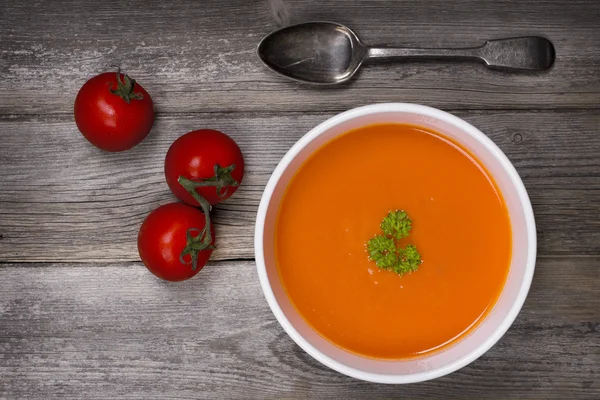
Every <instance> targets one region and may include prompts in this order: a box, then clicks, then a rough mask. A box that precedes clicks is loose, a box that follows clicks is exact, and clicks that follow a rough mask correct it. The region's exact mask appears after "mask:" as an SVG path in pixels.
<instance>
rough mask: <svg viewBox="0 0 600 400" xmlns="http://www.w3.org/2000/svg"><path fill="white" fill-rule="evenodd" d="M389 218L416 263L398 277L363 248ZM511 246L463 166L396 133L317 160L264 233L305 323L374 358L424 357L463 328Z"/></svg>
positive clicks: (491, 199) (485, 184)
mask: <svg viewBox="0 0 600 400" xmlns="http://www.w3.org/2000/svg"><path fill="white" fill-rule="evenodd" d="M398 209H400V210H405V211H406V212H407V213H408V215H409V216H410V218H411V219H412V231H411V233H410V236H409V238H408V239H406V240H407V243H412V244H414V245H415V246H417V248H418V250H419V252H420V254H421V257H422V260H423V262H422V264H421V265H420V267H419V269H418V270H417V271H415V272H412V273H410V274H405V275H402V276H400V275H398V274H395V273H393V272H391V271H386V270H382V269H380V268H378V267H377V266H376V265H375V262H373V261H372V260H369V258H368V254H367V252H366V247H365V243H366V241H367V240H368V239H370V238H372V237H373V236H374V235H376V234H378V233H379V232H380V227H379V224H380V223H381V221H382V219H383V218H384V217H385V216H386V215H387V213H388V212H389V211H390V210H398ZM403 240H404V239H403ZM511 240H512V233H511V226H510V220H509V216H508V211H507V208H506V205H505V204H504V200H503V198H502V195H501V193H500V192H499V190H498V188H497V187H496V185H495V183H494V181H493V179H492V177H491V176H490V175H489V174H488V172H487V171H486V169H485V168H484V167H483V166H482V165H481V164H480V163H479V162H478V161H477V160H476V159H475V158H474V157H473V155H471V154H470V153H469V152H468V151H466V150H465V149H464V148H462V147H461V146H459V145H458V144H456V143H454V142H452V141H451V140H449V139H447V138H445V137H443V136H442V135H440V134H438V133H436V132H432V131H428V130H426V129H423V128H420V127H416V126H410V125H399V124H385V125H371V126H367V127H363V128H360V129H357V130H354V131H351V132H348V133H346V134H344V135H342V136H340V137H338V138H336V139H334V140H332V141H330V142H329V143H327V144H325V145H324V146H322V147H321V148H320V149H318V150H317V151H316V152H315V153H314V154H313V155H312V156H311V157H310V158H309V159H308V160H307V161H305V163H304V164H303V165H302V166H301V167H300V168H299V170H298V171H297V173H296V175H295V176H294V177H293V179H292V180H291V181H290V183H289V184H288V187H287V189H286V192H285V194H284V196H283V199H282V200H281V204H280V209H279V214H278V216H277V221H276V228H275V252H276V260H277V268H278V272H279V277H280V279H281V282H282V283H283V286H284V288H285V290H286V292H287V295H288V297H289V298H290V300H291V302H292V303H293V305H294V306H295V307H296V309H297V310H298V312H299V313H300V314H301V315H302V317H303V318H304V319H305V321H306V322H307V323H308V324H309V325H310V326H311V327H312V328H313V329H315V330H316V331H317V332H318V333H319V334H320V335H321V336H323V337H324V338H326V339H327V340H329V341H330V342H332V343H334V344H335V345H337V346H339V347H341V348H344V349H346V350H348V351H351V352H353V353H356V354H360V355H364V356H368V357H373V358H383V359H402V358H409V357H414V356H418V355H421V354H426V353H428V352H431V351H435V350H436V349H440V348H442V347H444V346H446V345H449V344H451V343H452V342H454V341H456V340H458V339H460V338H461V337H462V336H463V335H465V334H466V333H467V332H469V330H470V329H472V328H473V327H475V326H476V325H477V324H478V323H479V322H480V321H481V320H482V319H483V318H484V317H485V315H486V313H487V312H488V311H489V310H490V309H491V308H492V307H493V305H494V303H495V302H496V300H497V299H498V297H499V295H500V293H501V291H502V287H503V285H504V282H505V280H506V277H507V275H508V270H509V267H510V258H511V248H512V243H511Z"/></svg>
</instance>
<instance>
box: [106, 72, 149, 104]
mask: <svg viewBox="0 0 600 400" xmlns="http://www.w3.org/2000/svg"><path fill="white" fill-rule="evenodd" d="M134 86H135V79H131V78H130V77H129V76H128V75H123V80H121V70H118V71H117V88H116V89H112V88H111V89H110V92H111V93H112V94H116V95H117V96H119V97H120V98H122V99H123V100H125V102H126V103H127V104H129V102H130V101H131V100H142V99H143V98H144V95H143V94H141V93H134V92H133V89H134Z"/></svg>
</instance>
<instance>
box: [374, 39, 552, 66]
mask: <svg viewBox="0 0 600 400" xmlns="http://www.w3.org/2000/svg"><path fill="white" fill-rule="evenodd" d="M554 57H555V56H554V46H553V45H552V43H551V42H550V41H549V40H548V39H546V38H543V37H537V36H528V37H520V38H510V39H498V40H488V41H487V42H485V44H484V45H483V46H480V47H468V48H454V49H414V48H394V47H389V48H386V47H381V48H375V47H372V48H369V49H368V52H367V59H370V60H373V61H375V60H378V59H380V60H399V59H450V60H472V61H479V62H483V63H485V65H486V66H487V67H488V68H494V69H505V70H533V71H540V70H545V69H548V68H550V67H551V66H552V64H553V63H554Z"/></svg>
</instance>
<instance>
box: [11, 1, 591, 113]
mask: <svg viewBox="0 0 600 400" xmlns="http://www.w3.org/2000/svg"><path fill="white" fill-rule="evenodd" d="M274 3H283V4H284V7H283V9H284V10H285V11H279V12H275V14H276V15H278V17H277V18H274V17H273V12H272V9H271V8H270V7H269V3H268V2H267V0H228V1H225V2H224V1H221V0H202V1H189V0H188V1H184V0H174V1H162V0H147V1H128V2H123V1H120V0H111V1H95V0H85V1H79V0H54V1H44V0H37V1H26V2H25V1H17V0H4V1H2V3H1V4H0V15H2V20H5V21H6V23H3V24H0V38H2V39H1V40H2V58H1V60H2V61H1V64H0V112H2V113H5V114H23V113H27V114H30V113H44V114H46V113H69V112H70V110H71V108H72V103H73V98H74V96H75V94H76V93H77V90H78V89H79V87H80V85H81V82H83V81H85V80H86V79H88V78H89V77H91V76H92V75H94V74H95V72H96V71H102V70H106V69H108V68H109V67H110V66H111V65H119V66H120V67H122V68H123V69H124V70H125V71H127V72H129V73H130V74H131V75H132V76H134V77H135V78H136V79H137V80H138V81H139V82H140V83H141V84H142V85H143V86H144V87H145V88H146V89H147V90H148V91H149V93H151V94H152V95H153V97H154V99H155V101H156V106H157V110H158V111H161V112H223V111H257V112H262V111H265V110H272V111H323V110H334V111H338V110H345V109H348V108H351V107H354V106H357V105H362V104H364V103H365V101H368V102H382V101H406V102H416V103H426V104H429V105H433V106H436V107H444V108H452V109H457V108H461V109H474V108H505V107H510V108H530V107H531V106H535V107H536V108H595V107H597V105H598V97H600V79H598V77H599V75H600V64H599V63H598V58H597V55H598V53H599V52H600V30H599V29H598V21H600V7H598V2H597V0H569V1H564V0H530V1H507V0H504V1H498V0H453V1H448V0H420V1H392V0H352V1H339V0H325V1H318V2H317V1H311V0H294V1H290V0H287V1H275V2H274ZM281 9H282V8H281V7H280V8H279V10H281ZM281 15H285V20H286V21H287V22H290V23H296V22H301V21H306V20H335V21H339V22H341V23H345V24H348V25H349V26H351V27H352V28H353V29H355V30H356V32H357V33H358V34H359V35H360V36H361V38H362V39H363V40H364V41H365V43H371V44H389V45H392V44H395V45H404V46H422V47H425V46H429V47H432V46H469V45H477V44H479V43H482V42H483V41H485V40H486V39H493V38H500V37H509V36H523V35H543V36H547V37H548V38H549V39H551V40H552V41H553V42H554V43H555V45H556V52H557V61H556V65H555V67H554V68H553V69H552V70H551V71H549V72H547V73H541V74H508V73H500V72H494V73H492V72H490V71H488V70H486V68H484V67H482V66H480V65H470V64H452V63H429V64H425V63H406V64H400V65H396V66H393V67H390V66H374V67H372V68H367V69H365V70H364V71H363V72H362V73H361V75H360V77H359V79H357V80H354V81H352V82H351V83H349V84H348V85H344V86H341V87H336V88H327V89H319V90H315V89H313V88H309V87H306V86H301V85H297V84H294V83H288V82H285V81H284V80H282V79H281V78H278V77H276V76H273V75H272V74H270V73H269V72H268V71H266V70H265V68H264V67H263V66H262V65H261V63H260V61H259V60H258V58H257V57H256V55H255V49H256V46H257V44H258V42H259V40H260V39H261V38H262V36H264V35H265V34H267V33H268V32H270V31H271V30H273V29H275V28H276V27H277V23H276V20H279V21H281Z"/></svg>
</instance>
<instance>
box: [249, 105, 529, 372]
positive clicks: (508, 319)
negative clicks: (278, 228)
mask: <svg viewBox="0 0 600 400" xmlns="http://www.w3.org/2000/svg"><path fill="white" fill-rule="evenodd" d="M394 112H403V113H414V114H419V115H422V116H425V117H431V118H436V119H438V120H442V121H444V122H446V123H449V124H451V125H454V126H456V127H458V128H459V129H460V130H461V131H463V132H465V133H466V134H468V135H470V136H471V137H473V138H475V139H476V140H477V142H478V143H480V144H481V145H482V146H484V147H485V148H486V149H487V150H488V151H489V152H490V153H491V154H492V155H493V156H494V157H495V158H496V159H497V161H498V162H499V163H500V164H501V166H502V167H503V169H504V170H505V171H506V173H507V175H508V176H509V178H510V181H511V184H512V185H513V186H514V188H515V190H516V193H517V195H518V197H519V200H520V202H521V204H522V206H523V213H524V216H525V225H526V236H527V238H528V249H527V260H526V264H525V273H524V279H523V281H522V282H521V286H520V287H519V291H518V293H517V297H516V299H515V301H514V303H513V304H512V306H511V308H510V310H509V311H508V313H507V315H506V316H505V318H504V319H503V320H502V322H501V323H500V324H499V325H498V326H497V327H496V328H495V329H494V331H493V333H492V334H491V335H490V336H489V337H488V338H487V339H486V340H485V341H483V342H482V343H481V344H480V345H479V346H477V347H476V348H475V349H474V350H473V351H471V352H469V353H467V354H465V355H464V356H463V357H461V358H460V359H458V360H456V361H454V362H453V363H451V364H448V365H446V366H444V367H441V368H436V369H432V370H429V371H425V372H417V373H411V374H402V375H393V374H377V373H371V372H365V371H361V370H359V369H356V368H353V367H349V366H347V365H345V364H343V363H341V362H339V361H337V360H334V359H332V358H330V357H328V356H327V355H325V354H323V353H322V352H321V351H319V350H318V349H316V348H315V347H314V346H313V345H311V344H310V343H309V342H308V341H307V340H306V339H304V337H303V336H302V335H301V334H300V333H299V332H298V331H297V330H296V329H295V328H294V327H293V326H292V324H291V323H290V322H289V320H288V319H287V317H286V316H285V314H284V313H283V311H282V310H281V307H280V306H279V303H278V302H277V299H276V298H275V294H274V293H273V290H272V288H271V284H270V282H269V277H268V275H267V269H266V264H265V257H264V243H263V237H264V224H265V220H266V215H267V210H268V206H269V204H270V202H271V198H272V195H273V191H274V190H275V187H276V185H277V183H278V182H279V179H280V178H281V176H282V175H283V173H284V171H285V170H286V169H287V168H288V166H289V165H290V163H291V162H292V160H293V159H294V158H295V157H296V156H297V155H298V154H299V153H300V151H301V150H302V149H304V147H306V146H307V145H308V144H309V143H310V142H312V141H313V140H314V139H316V138H317V137H318V136H320V135H321V134H323V133H324V132H326V131H328V130H329V129H331V128H333V127H334V126H336V125H339V124H341V123H343V122H346V121H349V120H351V119H354V118H358V117H362V116H365V115H369V114H379V113H394ZM254 253H255V259H256V269H257V272H258V278H259V281H260V286H261V288H262V291H263V294H264V296H265V298H266V300H267V303H268V304H269V307H270V308H271V311H272V312H273V314H274V315H275V318H276V319H277V321H278V322H279V324H280V325H281V326H282V328H283V329H284V330H285V332H286V333H287V334H288V335H289V336H290V337H291V338H292V340H294V342H296V344H297V345H298V346H300V347H301V348H302V349H303V350H304V351H305V352H307V353H308V354H309V355H310V356H312V357H313V358H314V359H316V360H317V361H319V362H321V363H322V364H324V365H326V366H328V367H329V368H331V369H333V370H335V371H337V372H340V373H342V374H344V375H347V376H350V377H353V378H356V379H361V380H364V381H369V382H374V383H392V384H402V383H415V382H422V381H426V380H430V379H434V378H439V377H441V376H444V375H447V374H449V373H451V372H454V371H456V370H458V369H460V368H462V367H464V366H466V365H467V364H470V363H471V362H473V361H475V360H476V359H477V358H479V357H480V356H481V355H483V354H484V353H485V352H487V351H488V350H489V349H490V348H491V347H492V346H493V345H494V344H495V343H496V342H497V341H498V340H500V338H501V337H502V336H503V335H504V334H505V333H506V331H507V330H508V329H509V328H510V326H511V325H512V323H513V322H514V320H515V319H516V317H517V315H518V314H519V312H520V310H521V308H522V307H523V304H524V302H525V299H526V297H527V294H528V292H529V288H530V286H531V282H532V280H533V273H534V270H535V261H536V254H537V236H536V227H535V219H534V215H533V209H532V207H531V201H530V199H529V196H528V194H527V191H526V189H525V186H524V184H523V181H522V180H521V177H520V176H519V174H518V173H517V171H516V169H515V168H514V166H513V165H512V163H511V162H510V160H509V159H508V157H507V156H506V155H505V154H504V153H503V152H502V150H500V148H499V147H498V146H497V145H496V144H495V143H494V142H493V141H492V140H491V139H490V138H489V137H488V136H486V135H485V134H484V133H483V132H481V131H480V130H479V129H477V128H475V127H474V126H473V125H471V124H469V123H468V122H466V121H465V120H463V119H461V118H459V117H457V116H455V115H452V114H450V113H448V112H446V111H442V110H439V109H437V108H433V107H429V106H424V105H420V104H412V103H380V104H371V105H366V106H362V107H357V108H354V109H351V110H348V111H345V112H343V113H340V114H337V115H335V116H333V117H331V118H329V119H327V120H326V121H324V122H322V123H320V124H319V125H317V126H315V127H314V128H313V129H311V130H310V131H308V133H306V134H305V135H304V136H302V137H301V138H300V139H299V140H298V141H297V142H296V143H295V144H294V145H293V146H292V147H291V148H290V149H289V150H288V152H287V153H286V154H285V155H284V156H283V158H282V159H281V161H280V162H279V164H278V165H277V167H276V168H275V170H274V171H273V173H272V175H271V177H270V178H269V181H268V182H267V185H266V187H265V190H264V192H263V195H262V197H261V200H260V204H259V207H258V213H257V216H256V226H255V231H254Z"/></svg>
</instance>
